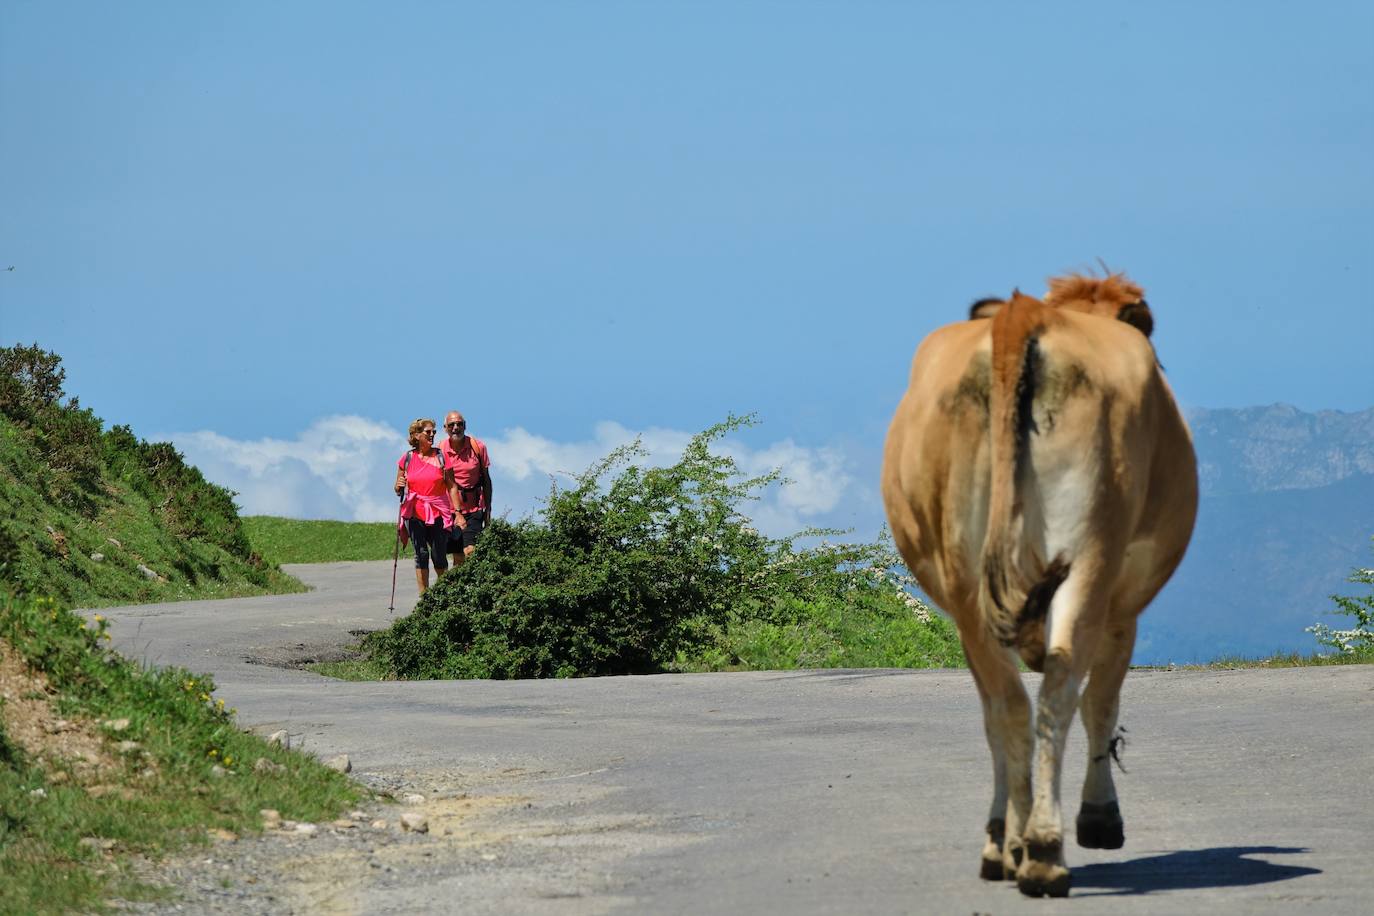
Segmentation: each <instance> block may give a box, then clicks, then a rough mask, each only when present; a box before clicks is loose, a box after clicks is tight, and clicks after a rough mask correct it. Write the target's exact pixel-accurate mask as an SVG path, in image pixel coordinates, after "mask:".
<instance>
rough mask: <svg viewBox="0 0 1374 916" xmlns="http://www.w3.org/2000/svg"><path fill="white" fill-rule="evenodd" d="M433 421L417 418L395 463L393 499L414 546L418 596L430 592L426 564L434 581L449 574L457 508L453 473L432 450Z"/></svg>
mask: <svg viewBox="0 0 1374 916" xmlns="http://www.w3.org/2000/svg"><path fill="white" fill-rule="evenodd" d="M434 435H435V426H434V421H433V420H430V419H428V418H424V417H422V418H420V419H418V420H416V421H415V422H413V423H411V424H410V446H411V448H410V451H408V452H406V453H405V454H404V455H402V456H401V458H400V460H399V461H397V462H396V495H397V496H402V494H404V498H403V500H402V502H401V518H402V519H403V520H404V524H405V534H407V535H409V537H410V542H411V543H412V544H414V545H415V584H416V585H417V586H419V588H420V594H422V595H423V594H424V593H425V589H427V588H429V564H430V562H431V561H432V562H433V563H434V573H435V577H436V578H437V577H438V576H442V575H443V574H444V573H445V572H447V571H448V558H447V557H445V555H444V554H445V552H446V550H447V548H448V532H449V528H450V526H451V525H452V524H453V516H454V511H453V507H454V506H456V505H457V504H458V502H457V500H458V488H457V487H456V486H455V485H454V482H453V469H452V468H450V467H448V466H446V465H445V462H444V453H443V452H442V451H440V450H439V449H437V448H435V447H434Z"/></svg>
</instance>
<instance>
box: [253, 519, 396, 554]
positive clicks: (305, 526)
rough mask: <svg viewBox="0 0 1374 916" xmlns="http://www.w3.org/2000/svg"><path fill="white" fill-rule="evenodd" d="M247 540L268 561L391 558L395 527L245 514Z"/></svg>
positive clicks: (372, 523)
mask: <svg viewBox="0 0 1374 916" xmlns="http://www.w3.org/2000/svg"><path fill="white" fill-rule="evenodd" d="M243 527H244V530H245V532H246V533H247V535H248V543H250V544H252V545H253V550H254V552H255V553H257V554H258V555H259V556H261V557H262V558H263V559H265V560H267V561H268V562H270V563H336V562H339V561H342V560H390V559H391V557H392V552H393V550H394V549H395V545H396V526H395V525H393V524H391V523H390V522H330V521H306V520H303V519H295V518H277V517H276V516H272V515H248V516H245V517H244V519H243Z"/></svg>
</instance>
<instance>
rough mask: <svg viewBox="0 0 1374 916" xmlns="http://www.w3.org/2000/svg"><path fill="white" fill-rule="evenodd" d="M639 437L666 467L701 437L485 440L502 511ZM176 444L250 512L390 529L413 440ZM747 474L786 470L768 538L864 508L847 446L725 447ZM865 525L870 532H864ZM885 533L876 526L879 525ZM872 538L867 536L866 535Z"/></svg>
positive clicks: (373, 435)
mask: <svg viewBox="0 0 1374 916" xmlns="http://www.w3.org/2000/svg"><path fill="white" fill-rule="evenodd" d="M636 435H638V436H639V438H640V441H641V444H642V445H643V447H644V449H645V450H646V451H647V452H648V455H647V457H646V458H644V459H639V460H640V462H641V463H643V464H648V465H665V464H669V463H671V462H673V461H675V460H677V458H678V457H679V456H680V455H681V454H682V450H683V448H684V447H685V446H686V445H687V443H688V441H689V440H690V439H691V437H692V435H693V434H692V433H689V432H683V431H681V430H675V429H665V428H662V427H651V428H649V429H646V430H644V431H642V432H639V433H636V432H635V431H634V430H631V429H627V428H626V427H624V426H622V425H621V424H619V423H616V422H614V421H609V420H608V421H602V422H600V423H597V424H596V426H595V427H594V429H593V430H592V434H591V436H590V437H588V438H586V439H579V440H571V441H558V440H554V439H550V438H549V437H547V436H541V435H538V434H537V433H532V432H529V431H528V430H525V429H523V428H521V427H514V428H510V429H505V430H502V431H501V432H500V433H499V434H497V435H493V436H488V437H479V438H483V440H484V441H485V442H486V443H487V446H488V448H489V450H490V452H491V456H492V480H493V487H494V491H495V503H496V507H495V508H496V512H497V514H498V515H507V516H508V517H511V518H520V517H522V516H525V515H529V514H532V513H533V512H535V511H536V510H537V509H538V507H539V503H540V500H542V499H543V498H544V497H546V496H547V495H548V492H549V487H550V482H551V480H553V481H557V482H558V483H559V485H560V486H566V485H567V484H568V483H569V482H570V480H571V478H572V477H575V476H576V475H578V474H580V473H582V472H583V471H585V470H586V469H587V468H588V467H589V466H591V465H592V464H593V463H594V462H596V461H598V460H600V459H601V458H603V457H605V456H606V454H607V453H609V452H610V451H611V450H612V449H614V448H616V447H618V446H622V445H627V444H629V443H630V442H633V441H634V440H635V437H636ZM157 438H159V439H167V440H170V441H171V442H172V443H173V444H174V445H176V447H177V448H178V449H180V450H181V451H182V452H184V453H185V454H186V458H187V460H188V461H189V462H190V463H192V464H194V465H196V466H197V467H199V468H200V469H201V471H202V472H203V473H204V474H205V476H206V477H207V478H209V479H210V480H212V481H214V482H215V483H218V484H220V485H222V486H225V487H228V488H229V489H231V490H234V491H235V492H237V493H238V494H239V496H238V503H239V505H240V507H241V509H242V511H243V512H244V514H247V515H283V516H287V517H291V518H334V519H342V520H347V521H385V520H388V519H391V518H394V517H395V511H396V500H395V497H394V495H393V494H392V492H391V483H392V479H393V477H394V475H395V464H396V460H397V458H398V457H399V456H400V455H401V454H402V453H403V451H404V450H405V448H406V442H405V432H404V431H403V430H398V429H395V428H393V427H390V426H387V425H386V424H384V423H379V422H377V421H375V420H369V419H366V418H364V417H357V416H331V417H324V418H321V419H320V420H317V421H315V422H314V423H312V424H311V425H310V426H309V428H307V429H305V430H304V431H302V433H301V434H300V435H299V436H298V437H297V438H295V439H289V440H288V439H251V440H236V439H230V438H228V437H226V436H222V435H220V434H218V433H215V432H210V431H208V430H201V431H196V432H185V433H170V434H164V435H162V436H159V437H157ZM717 447H718V448H719V450H720V451H721V452H722V453H724V454H728V455H729V456H730V457H732V458H733V459H734V460H735V462H736V463H737V464H738V465H739V467H740V469H741V470H742V471H743V472H744V473H745V474H748V475H750V476H756V475H760V474H765V473H767V472H769V471H771V470H773V469H774V468H779V469H781V471H782V474H783V476H784V477H785V478H787V480H788V482H787V483H785V484H782V485H778V486H773V487H770V488H768V490H766V491H765V492H764V495H763V498H762V499H761V500H759V501H758V502H753V503H748V504H746V505H745V506H744V507H743V509H744V511H745V513H746V514H748V515H750V516H751V517H752V518H753V519H754V521H755V523H756V524H757V525H758V527H759V528H760V530H762V531H765V532H767V533H769V534H774V535H783V534H790V533H792V532H794V531H797V530H799V529H801V528H806V527H809V526H813V525H820V526H824V525H838V526H840V527H845V526H847V525H851V524H854V522H855V520H854V519H853V518H852V515H847V514H844V513H843V512H841V511H840V510H843V509H845V508H846V507H847V506H848V507H849V508H852V505H853V504H854V503H855V502H856V501H857V502H867V500H864V499H862V498H857V499H856V492H855V491H856V490H859V489H860V488H858V487H856V486H855V484H854V477H853V475H852V474H851V473H850V471H849V466H850V464H851V463H852V460H851V459H850V458H849V457H848V456H846V454H845V453H844V452H843V451H842V450H841V449H839V448H831V447H825V446H820V447H809V446H804V445H799V444H797V443H796V442H794V441H792V440H791V439H784V440H781V441H778V442H774V443H772V444H770V445H768V446H766V447H763V448H751V447H750V446H748V445H745V444H744V443H742V442H739V441H737V440H732V439H727V440H725V441H723V442H721V443H718V446H717ZM864 527H865V528H867V527H868V526H867V524H864ZM874 530H876V527H875V529H874ZM857 533H858V534H860V535H861V536H866V535H869V534H871V532H868V531H867V530H865V531H861V532H857Z"/></svg>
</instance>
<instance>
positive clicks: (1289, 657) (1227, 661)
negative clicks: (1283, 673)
mask: <svg viewBox="0 0 1374 916" xmlns="http://www.w3.org/2000/svg"><path fill="white" fill-rule="evenodd" d="M1328 665H1374V650H1363V651H1357V652H1334V653H1329V654H1325V655H1322V654H1318V653H1315V652H1314V653H1312V654H1310V655H1303V654H1300V653H1298V652H1278V653H1275V654H1274V655H1271V656H1269V657H1268V658H1241V657H1236V656H1232V657H1227V658H1219V659H1216V660H1215V661H1211V662H1208V663H1207V664H1205V665H1177V666H1175V667H1179V668H1187V669H1210V670H1218V669H1219V670H1231V669H1236V668H1320V667H1324V666H1328Z"/></svg>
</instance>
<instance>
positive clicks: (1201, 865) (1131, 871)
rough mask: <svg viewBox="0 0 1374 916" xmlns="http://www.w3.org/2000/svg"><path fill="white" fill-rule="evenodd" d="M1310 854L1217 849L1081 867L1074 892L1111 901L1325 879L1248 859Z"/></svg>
mask: <svg viewBox="0 0 1374 916" xmlns="http://www.w3.org/2000/svg"><path fill="white" fill-rule="evenodd" d="M1310 851H1311V850H1308V849H1301V848H1297V847H1287V846H1217V847H1214V848H1212V849H1184V850H1180V851H1179V852H1171V853H1167V854H1165V855H1158V856H1146V857H1144V858H1140V859H1131V860H1130V861H1128V862H1103V863H1099V864H1095V865H1081V866H1079V867H1077V868H1075V869H1074V870H1073V890H1074V895H1075V896H1085V897H1107V896H1117V895H1122V894H1149V893H1152V892H1154V891H1179V890H1197V889H1199V888H1205V887H1243V886H1247V885H1251V884H1267V883H1269V882H1273V881H1287V880H1288V879H1289V878H1300V877H1302V876H1303V875H1317V874H1321V869H1319V868H1308V867H1306V866H1303V865H1276V864H1274V863H1273V862H1265V861H1263V860H1261V859H1250V858H1247V856H1252V855H1294V854H1298V853H1304V852H1310ZM1084 891H1088V893H1083V892H1084Z"/></svg>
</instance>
